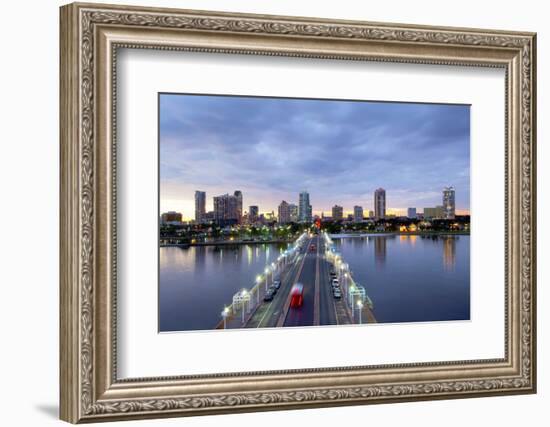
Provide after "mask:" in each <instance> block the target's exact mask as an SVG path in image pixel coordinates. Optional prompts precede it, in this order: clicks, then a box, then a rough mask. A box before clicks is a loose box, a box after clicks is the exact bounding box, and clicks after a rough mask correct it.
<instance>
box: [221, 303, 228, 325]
mask: <svg viewBox="0 0 550 427" xmlns="http://www.w3.org/2000/svg"><path fill="white" fill-rule="evenodd" d="M227 316H229V308H228V307H224V308H223V311H222V318H223V328H224V329H227Z"/></svg>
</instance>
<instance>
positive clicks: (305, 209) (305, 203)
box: [298, 191, 312, 222]
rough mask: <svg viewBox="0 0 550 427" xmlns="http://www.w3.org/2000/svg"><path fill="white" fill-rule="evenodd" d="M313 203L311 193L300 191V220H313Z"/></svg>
mask: <svg viewBox="0 0 550 427" xmlns="http://www.w3.org/2000/svg"><path fill="white" fill-rule="evenodd" d="M311 220H312V217H311V204H310V203H309V193H308V192H307V191H302V192H301V193H300V198H299V205H298V221H300V222H311Z"/></svg>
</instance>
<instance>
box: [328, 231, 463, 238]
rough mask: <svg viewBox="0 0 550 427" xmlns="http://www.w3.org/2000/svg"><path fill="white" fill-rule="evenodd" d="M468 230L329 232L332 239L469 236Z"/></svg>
mask: <svg viewBox="0 0 550 427" xmlns="http://www.w3.org/2000/svg"><path fill="white" fill-rule="evenodd" d="M469 235H470V232H468V231H369V232H368V233H340V234H329V236H330V238H332V239H343V238H346V237H370V236H469Z"/></svg>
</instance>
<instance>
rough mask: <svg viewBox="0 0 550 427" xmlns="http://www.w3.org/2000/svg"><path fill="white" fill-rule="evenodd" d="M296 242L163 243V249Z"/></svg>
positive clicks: (289, 242) (222, 241)
mask: <svg viewBox="0 0 550 427" xmlns="http://www.w3.org/2000/svg"><path fill="white" fill-rule="evenodd" d="M292 242H294V240H285V239H273V240H254V241H248V240H220V241H217V242H195V243H161V244H160V245H159V246H160V247H161V248H174V247H184V248H189V247H192V246H242V245H267V244H291V243H292Z"/></svg>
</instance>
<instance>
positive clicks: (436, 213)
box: [424, 206, 445, 219]
mask: <svg viewBox="0 0 550 427" xmlns="http://www.w3.org/2000/svg"><path fill="white" fill-rule="evenodd" d="M441 218H445V209H444V208H443V206H436V207H435V208H424V219H441Z"/></svg>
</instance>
